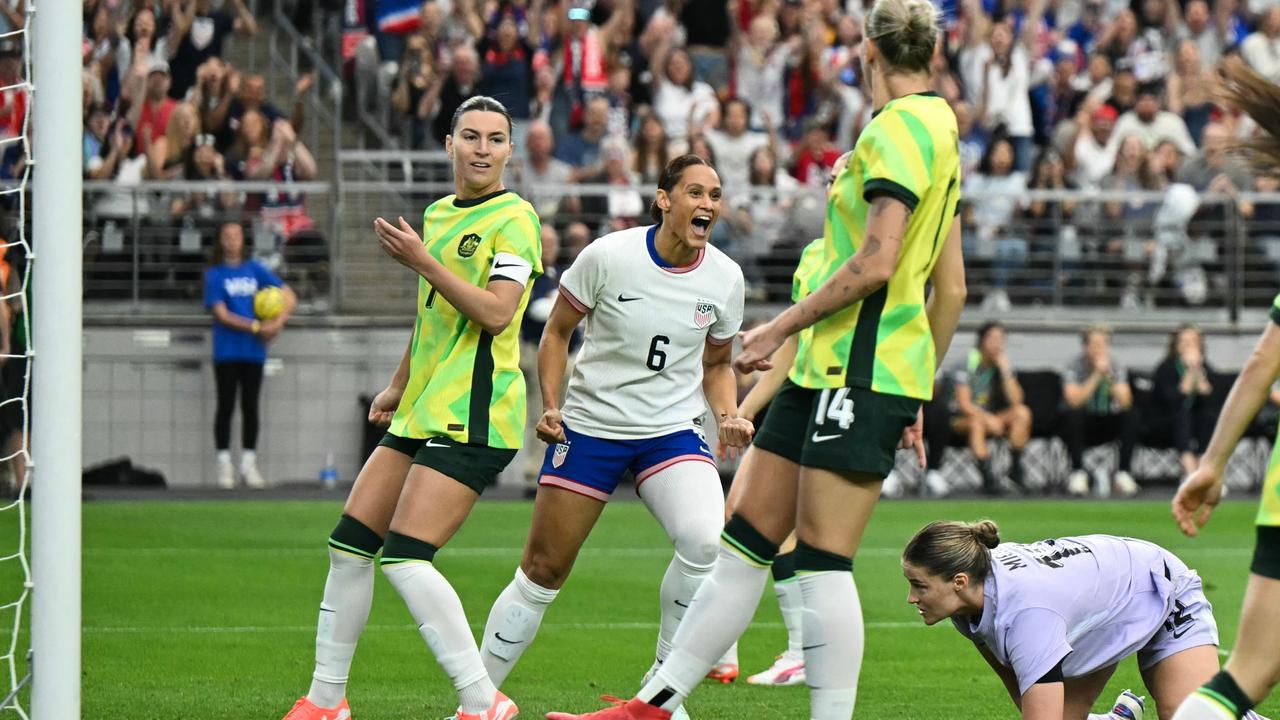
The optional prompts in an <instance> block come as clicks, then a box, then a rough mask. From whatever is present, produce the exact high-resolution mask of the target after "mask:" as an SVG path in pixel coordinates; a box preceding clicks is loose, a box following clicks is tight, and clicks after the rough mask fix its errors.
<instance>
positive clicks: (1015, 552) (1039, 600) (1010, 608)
mask: <svg viewBox="0 0 1280 720" xmlns="http://www.w3.org/2000/svg"><path fill="white" fill-rule="evenodd" d="M1195 581H1198V578H1197V576H1196V574H1195V571H1194V570H1188V569H1187V566H1186V565H1185V564H1183V563H1182V561H1181V560H1179V559H1178V558H1177V557H1176V556H1174V555H1173V554H1171V553H1170V552H1169V551H1167V550H1165V549H1163V548H1161V547H1160V546H1158V545H1153V544H1152V543H1149V542H1144V541H1142V540H1133V539H1130V538H1120V537H1113V536H1110V535H1084V536H1081V537H1067V538H1058V539H1056V540H1044V541H1042V542H1038V543H1029V544H1020V543H1001V544H1000V546H999V547H997V548H996V549H994V550H992V551H991V574H990V575H989V576H988V577H987V579H986V581H985V582H984V583H983V608H982V617H981V618H979V619H978V620H977V621H976V622H975V621H974V620H972V619H971V618H963V617H959V616H957V617H954V618H952V622H953V623H954V624H955V627H956V629H957V630H959V631H960V632H961V633H962V634H964V635H965V636H967V637H968V638H970V639H971V640H973V641H974V642H975V643H978V644H980V645H983V646H985V647H986V648H987V649H988V650H990V651H991V653H992V654H993V655H995V657H996V660H998V661H999V662H1000V663H1001V664H1002V665H1004V666H1006V667H1009V668H1012V669H1013V671H1014V674H1015V675H1017V678H1018V691H1019V692H1020V693H1026V691H1027V690H1028V689H1029V688H1030V687H1031V686H1032V685H1034V684H1035V683H1036V682H1037V681H1038V680H1039V679H1040V678H1042V677H1044V676H1045V675H1046V674H1048V673H1049V671H1051V670H1053V668H1054V667H1055V666H1057V664H1058V663H1059V662H1061V663H1062V674H1063V676H1064V677H1068V678H1073V677H1081V676H1083V675H1088V674H1089V673H1092V672H1094V671H1096V670H1099V669H1101V668H1104V667H1107V666H1109V665H1113V664H1115V663H1117V662H1119V661H1120V660H1122V659H1124V658H1126V657H1128V656H1129V655H1132V654H1134V653H1135V652H1137V651H1138V650H1140V649H1142V648H1143V647H1144V646H1146V645H1147V643H1148V642H1149V641H1150V640H1151V639H1152V637H1153V636H1154V635H1155V633H1156V631H1157V630H1159V629H1160V628H1161V626H1162V625H1163V624H1164V623H1165V618H1166V617H1167V616H1168V614H1169V612H1170V610H1171V609H1172V608H1173V606H1174V602H1175V598H1176V597H1177V593H1178V591H1179V589H1180V588H1181V587H1183V586H1185V585H1186V584H1188V583H1191V582H1195ZM1175 637H1176V636H1175Z"/></svg>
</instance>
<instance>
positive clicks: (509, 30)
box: [458, 2, 533, 121]
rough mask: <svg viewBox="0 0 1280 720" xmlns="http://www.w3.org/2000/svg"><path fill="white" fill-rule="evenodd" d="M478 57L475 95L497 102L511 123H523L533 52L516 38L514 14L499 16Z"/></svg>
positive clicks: (527, 107) (530, 90)
mask: <svg viewBox="0 0 1280 720" xmlns="http://www.w3.org/2000/svg"><path fill="white" fill-rule="evenodd" d="M458 4H460V5H465V4H469V3H466V2H459V3H458ZM480 57H481V59H482V64H481V80H480V87H479V90H477V94H480V95H488V96H489V97H492V98H495V99H497V100H498V101H499V102H501V103H502V104H503V105H504V106H506V107H507V109H508V110H509V111H510V113H511V117H512V118H514V119H515V120H517V121H519V120H527V119H528V118H529V110H530V107H531V102H532V99H533V48H532V47H531V46H530V45H529V43H527V42H525V40H524V38H521V37H520V34H519V29H518V27H517V25H516V18H515V15H514V14H512V13H509V12H508V13H504V14H502V15H500V16H499V19H498V27H497V28H496V29H495V30H494V31H493V33H492V34H491V36H489V37H485V38H484V39H482V40H481V41H480Z"/></svg>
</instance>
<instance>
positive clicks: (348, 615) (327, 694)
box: [307, 548, 373, 708]
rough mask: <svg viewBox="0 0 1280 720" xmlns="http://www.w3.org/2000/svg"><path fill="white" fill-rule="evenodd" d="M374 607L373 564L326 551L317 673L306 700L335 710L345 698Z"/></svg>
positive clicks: (336, 552)
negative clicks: (360, 643) (359, 643)
mask: <svg viewBox="0 0 1280 720" xmlns="http://www.w3.org/2000/svg"><path fill="white" fill-rule="evenodd" d="M372 604H373V560H372V559H370V558H364V557H359V556H357V555H352V554H350V553H345V552H342V551H341V550H335V549H333V548H330V549H329V577H328V579H327V580H325V583H324V598H323V599H322V600H321V601H320V618H319V620H318V621H317V623H316V669H315V672H314V673H313V674H312V676H311V677H312V681H311V689H310V690H309V691H308V692H307V698H308V699H309V700H311V702H313V703H315V704H316V705H317V706H318V707H326V708H329V707H337V705H338V703H340V702H342V698H343V697H344V696H345V695H346V690H347V676H348V674H349V673H350V671H351V659H352V657H353V656H354V655H355V652H356V641H358V640H359V639H360V633H362V632H364V626H365V624H366V623H367V622H368V621H369V608H370V607H371V606H372Z"/></svg>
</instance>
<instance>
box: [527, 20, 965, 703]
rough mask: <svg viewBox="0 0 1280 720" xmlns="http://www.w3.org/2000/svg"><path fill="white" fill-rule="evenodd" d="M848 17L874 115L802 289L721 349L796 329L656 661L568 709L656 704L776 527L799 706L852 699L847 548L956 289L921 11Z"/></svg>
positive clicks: (944, 165) (780, 339)
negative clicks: (788, 557) (711, 554)
mask: <svg viewBox="0 0 1280 720" xmlns="http://www.w3.org/2000/svg"><path fill="white" fill-rule="evenodd" d="M865 24H866V27H865V32H864V37H865V38H866V39H867V41H866V42H865V43H864V44H863V46H862V62H863V65H864V70H865V72H864V75H865V76H866V77H867V78H868V79H869V81H870V86H871V91H872V100H873V105H874V106H875V108H876V113H875V117H874V118H873V119H872V121H871V122H870V123H869V124H868V125H867V127H866V128H865V129H864V130H863V131H862V134H861V135H860V136H859V138H858V142H857V145H856V146H855V148H854V150H853V156H852V158H850V160H849V162H848V164H847V165H846V166H845V169H844V171H843V172H841V173H840V175H839V176H838V177H837V178H836V181H835V183H834V186H833V187H832V189H831V193H830V194H829V199H828V201H827V206H828V209H827V214H826V224H825V227H824V237H823V248H822V254H821V265H820V269H819V270H818V271H817V272H815V273H814V274H813V276H812V277H810V278H809V286H810V288H811V290H810V292H808V293H807V296H806V297H805V298H804V299H803V300H801V301H800V302H798V303H796V304H795V305H792V306H791V307H790V308H788V309H787V310H786V311H785V312H783V313H782V314H781V315H779V316H778V317H776V318H774V319H773V320H772V321H770V322H768V323H766V324H764V325H762V326H760V327H758V328H756V329H754V330H752V331H750V332H748V333H746V334H745V335H744V336H743V350H742V354H741V355H740V356H739V357H738V358H737V359H736V360H735V361H734V364H735V366H737V367H738V369H740V370H743V371H749V370H754V369H767V368H768V367H769V366H770V363H769V360H768V358H769V357H770V356H771V355H772V354H773V353H774V351H775V350H777V349H778V348H779V347H780V346H781V345H782V344H783V343H784V341H785V340H786V338H788V337H789V336H791V335H795V334H797V333H799V334H800V337H799V342H798V346H797V352H796V359H795V362H794V363H793V365H792V368H791V373H790V375H789V379H788V381H787V382H786V383H784V385H783V387H782V388H781V389H780V390H779V391H778V394H777V396H776V397H775V398H774V400H773V403H772V405H771V406H770V409H769V413H768V415H767V416H766V417H765V421H764V424H763V425H762V426H761V428H760V430H759V431H758V432H757V433H756V436H755V440H754V445H755V447H756V449H757V450H759V451H760V452H758V453H757V458H756V462H755V467H754V468H753V469H752V478H751V481H750V483H749V484H748V486H747V488H746V491H745V492H744V493H743V497H742V498H741V500H740V501H739V502H738V505H737V507H736V508H735V510H734V513H733V516H732V517H731V518H730V519H729V522H728V523H727V524H726V526H725V529H724V533H723V535H722V539H723V543H722V549H721V552H720V556H719V558H718V559H717V560H716V564H715V568H714V569H713V570H712V572H711V576H710V577H709V578H707V581H706V582H705V583H703V585H702V587H701V589H700V590H699V592H698V594H697V597H695V599H694V603H693V606H692V607H691V608H690V610H689V612H688V613H686V615H685V618H684V621H683V622H682V623H681V625H680V629H679V631H678V632H677V633H676V637H675V641H674V643H673V645H674V649H673V650H672V652H671V654H670V656H668V658H667V660H666V662H664V663H663V664H662V666H661V667H660V668H658V671H657V672H656V673H655V674H654V676H653V677H652V678H651V679H650V680H649V682H647V683H645V685H644V687H643V688H641V690H640V692H639V693H638V694H637V696H636V697H635V698H634V699H632V700H630V701H629V702H620V703H619V704H617V705H615V706H614V707H612V708H608V709H605V710H601V711H599V712H595V713H590V714H588V715H586V716H582V717H588V718H597V719H598V720H605V719H609V720H624V719H628V718H632V719H634V718H644V719H647V718H652V719H654V720H665V719H666V718H669V717H671V712H672V711H673V710H674V709H675V708H676V707H677V706H679V705H681V704H682V703H683V702H684V698H685V697H687V696H688V695H689V694H690V693H691V692H692V691H693V689H694V688H695V687H696V686H697V684H698V682H699V680H701V678H702V677H703V675H705V674H706V672H707V670H708V669H709V668H710V667H711V666H712V665H713V664H714V663H715V662H716V660H717V659H718V658H719V657H720V655H721V653H723V652H724V651H725V649H727V648H728V647H729V646H730V645H731V644H732V643H733V642H734V641H735V640H736V639H737V638H738V636H739V635H740V634H741V633H742V631H743V630H744V629H745V628H746V627H747V624H748V623H749V622H750V621H751V617H752V615H753V614H754V612H755V608H756V605H757V604H758V602H759V599H760V594H761V592H762V591H763V589H764V583H765V580H766V578H767V577H768V575H769V566H770V564H771V563H772V562H773V559H774V557H775V556H776V555H777V553H778V546H779V544H780V543H781V542H782V541H783V540H784V539H785V538H786V537H787V535H788V534H789V533H790V532H791V531H792V529H793V528H794V529H795V531H796V540H797V542H796V551H795V563H796V574H797V575H798V576H799V580H797V582H798V583H799V585H800V589H801V593H802V596H803V602H804V623H803V625H804V627H803V636H804V660H805V676H806V678H805V681H806V684H808V685H809V687H810V695H809V697H810V717H811V718H813V720H848V719H849V718H850V717H851V716H852V715H853V707H854V701H855V698H856V695H857V680H858V673H859V670H860V669H861V665H862V647H863V627H862V615H861V610H860V606H859V602H858V593H857V589H856V588H855V586H854V582H853V573H852V569H853V556H854V554H855V553H856V552H857V549H858V544H859V542H860V541H861V538H862V533H863V531H864V530H865V528H866V525H867V521H868V520H869V519H870V516H871V511H872V509H873V508H874V507H875V503H876V499H877V498H878V497H879V494H880V485H881V483H882V482H883V480H884V478H885V476H887V475H888V473H889V471H890V470H891V469H892V468H893V463H894V453H895V450H896V449H897V447H898V446H899V443H900V442H901V441H904V440H905V441H909V442H910V444H912V445H914V446H915V447H916V449H917V452H918V453H919V454H920V456H921V460H922V461H923V452H924V448H923V445H922V444H921V440H920V438H919V411H920V407H921V402H922V401H923V400H926V399H928V398H929V397H930V396H931V394H932V391H933V376H934V372H935V369H936V366H937V361H938V358H941V357H943V356H945V355H946V351H947V347H948V346H949V345H950V343H951V338H952V335H953V334H954V333H955V327H956V323H957V321H958V320H959V316H960V310H961V307H962V306H963V304H964V297H965V286H964V262H963V258H962V256H961V250H960V223H959V220H958V218H956V205H957V203H958V202H959V199H960V161H959V147H958V142H957V130H956V121H955V115H954V114H953V113H952V112H951V109H950V108H949V107H948V105H947V103H946V101H945V100H943V99H942V98H940V97H938V96H936V95H934V94H933V93H931V92H929V88H930V77H929V63H930V60H931V59H932V57H933V53H934V46H935V44H936V42H937V37H938V21H937V11H936V10H935V9H934V7H933V5H932V4H930V3H929V2H928V0H877V2H876V3H875V5H874V6H873V7H872V8H871V9H870V10H869V11H868V13H867V15H866V22H865ZM930 282H932V285H933V292H932V295H931V297H929V298H928V300H927V301H926V297H925V287H926V285H927V284H929V283H930ZM547 717H548V718H550V719H551V720H557V719H560V720H564V719H567V718H574V717H579V716H575V715H570V714H564V713H549V714H548V716H547Z"/></svg>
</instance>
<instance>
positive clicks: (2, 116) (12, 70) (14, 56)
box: [0, 38, 28, 139]
mask: <svg viewBox="0 0 1280 720" xmlns="http://www.w3.org/2000/svg"><path fill="white" fill-rule="evenodd" d="M22 83H23V78H22V45H21V44H19V43H18V42H17V41H15V40H13V39H12V38H10V39H8V40H0V87H3V88H5V89H4V90H3V91H0V139H7V138H15V137H18V136H19V135H22V133H23V130H24V128H23V123H24V121H25V120H26V116H27V101H28V97H27V89H26V88H25V87H23V86H22Z"/></svg>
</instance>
